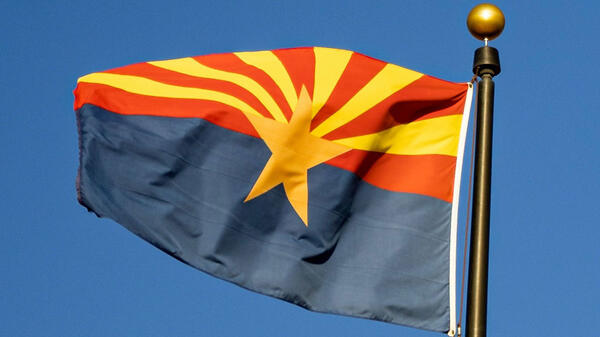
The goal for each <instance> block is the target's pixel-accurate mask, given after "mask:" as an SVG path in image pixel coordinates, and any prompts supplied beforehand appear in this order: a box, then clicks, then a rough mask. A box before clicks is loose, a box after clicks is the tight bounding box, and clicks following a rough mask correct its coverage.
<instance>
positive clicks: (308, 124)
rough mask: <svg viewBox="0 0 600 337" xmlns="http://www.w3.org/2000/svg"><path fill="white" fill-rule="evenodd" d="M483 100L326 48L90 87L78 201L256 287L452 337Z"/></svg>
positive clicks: (228, 57) (195, 63)
mask: <svg viewBox="0 0 600 337" xmlns="http://www.w3.org/2000/svg"><path fill="white" fill-rule="evenodd" d="M470 96H471V90H470V87H469V85H468V84H466V83H450V82H446V81H443V80H439V79H436V78H434V77H430V76H427V75H424V74H421V73H418V72H415V71H412V70H408V69H405V68H402V67H399V66H396V65H393V64H390V63H386V62H382V61H379V60H376V59H373V58H369V57H367V56H364V55H361V54H358V53H354V52H351V51H347V50H339V49H329V48H318V47H315V48H294V49H284V50H274V51H259V52H242V53H229V54H217V55H208V56H197V57H187V58H181V59H174V60H167V61H155V62H145V63H139V64H134V65H130V66H125V67H121V68H116V69H112V70H108V71H104V72H97V73H92V74H89V75H86V76H83V77H81V78H80V79H79V80H78V84H77V88H76V89H75V110H76V112H77V121H78V127H79V135H80V152H81V153H80V170H79V175H78V183H77V187H78V188H77V190H78V199H79V201H80V203H81V204H82V205H84V206H86V207H87V208H88V209H89V210H91V211H93V212H94V213H96V214H97V215H98V216H101V217H108V218H111V219H114V220H115V221H117V222H118V223H120V224H121V225H123V226H125V227H126V228H127V229H129V230H130V231H132V232H133V233H135V234H137V235H139V236H140V237H142V238H143V239H145V240H147V241H149V242H150V243H152V244H153V245H155V246H157V247H158V248H160V249H162V250H163V251H165V252H167V253H168V254H171V255H172V256H174V257H175V258H177V259H179V260H181V261H183V262H185V263H188V264H190V265H192V266H194V267H196V268H198V269H200V270H203V271H205V272H207V273H209V274H212V275H214V276H217V277H219V278H222V279H225V280H228V281H231V282H234V283H236V284H238V285H240V286H242V287H245V288H248V289H251V290H254V291H257V292H260V293H263V294H267V295H270V296H274V297H278V298H281V299H283V300H286V301H289V302H292V303H295V304H297V305H300V306H302V307H305V308H307V309H310V310H315V311H321V312H330V313H338V314H344V315H352V316H358V317H364V318H370V319H376V320H381V321H386V322H393V323H397V324H403V325H408V326H414V327H419V328H424V329H428V330H435V331H450V332H452V330H453V329H454V328H453V326H454V325H455V317H454V309H455V304H454V278H455V276H454V268H455V267H454V265H455V264H454V260H455V256H454V251H455V235H456V216H457V200H458V195H457V194H458V193H457V191H458V181H459V180H458V179H459V178H460V166H461V161H462V153H461V152H462V150H461V149H462V147H463V144H464V136H465V133H466V124H467V120H468V116H466V112H467V111H468V108H469V105H470Z"/></svg>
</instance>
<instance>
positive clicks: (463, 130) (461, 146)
mask: <svg viewBox="0 0 600 337" xmlns="http://www.w3.org/2000/svg"><path fill="white" fill-rule="evenodd" d="M468 86H469V89H468V90H467V97H466V99H465V109H464V111H463V120H462V123H461V126H460V138H459V140H458V153H457V155H456V169H455V170H454V192H453V195H452V215H451V218H450V270H449V274H450V279H449V283H450V284H449V293H450V328H449V329H448V336H454V335H455V334H456V240H457V238H456V236H457V229H458V201H459V199H460V198H459V197H460V196H459V194H460V178H461V175H462V166H463V158H464V154H465V141H466V138H467V129H468V128H469V113H470V111H471V100H472V99H473V84H471V83H468ZM467 216H468V215H467Z"/></svg>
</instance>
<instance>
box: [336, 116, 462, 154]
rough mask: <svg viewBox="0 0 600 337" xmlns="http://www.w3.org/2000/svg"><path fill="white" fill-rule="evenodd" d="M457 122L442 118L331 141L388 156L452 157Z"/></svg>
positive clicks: (459, 119) (456, 135)
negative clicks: (388, 154)
mask: <svg viewBox="0 0 600 337" xmlns="http://www.w3.org/2000/svg"><path fill="white" fill-rule="evenodd" d="M461 122H462V115H450V116H442V117H436V118H431V119H425V120H421V121H416V122H412V123H408V124H400V125H397V126H394V127H392V128H389V129H387V130H384V131H381V132H377V133H372V134H368V135H364V136H358V137H351V138H344V139H337V140H334V142H335V143H337V144H342V145H346V146H348V147H351V148H353V149H359V150H365V151H376V152H384V153H391V154H401V155H422V154H441V155H448V156H456V153H457V151H458V140H459V134H460V125H461Z"/></svg>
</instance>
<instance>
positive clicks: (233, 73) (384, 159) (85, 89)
mask: <svg viewBox="0 0 600 337" xmlns="http://www.w3.org/2000/svg"><path fill="white" fill-rule="evenodd" d="M466 92H467V85H466V84H456V83H450V82H445V81H442V80H439V79H436V78H433V77H430V76H427V75H423V74H421V73H418V72H414V71H411V70H408V69H405V68H402V67H399V66H396V65H393V64H389V63H385V62H382V61H379V60H375V59H372V58H369V57H366V56H364V55H361V54H357V53H353V52H351V51H347V50H339V49H329V48H319V47H315V48H295V49H285V50H275V51H260V52H243V53H232V54H218V55H207V56H198V57H188V58H181V59H175V60H167V61H156V62H146V63H139V64H135V65H130V66H125V67H121V68H116V69H113V70H109V71H105V72H100V73H93V74H89V75H86V76H83V77H81V78H80V79H79V81H78V86H77V89H76V91H75V94H76V101H75V108H76V109H77V108H79V107H81V106H82V105H83V104H86V103H91V104H94V105H97V106H100V107H102V108H105V109H107V110H110V111H113V112H116V113H121V114H139V115H156V116H169V117H198V118H203V119H206V120H208V121H210V122H212V123H215V124H217V125H220V126H222V127H225V128H229V129H231V130H234V131H237V132H241V133H244V134H248V135H251V136H255V137H260V138H262V139H263V140H264V141H265V143H266V145H267V146H268V147H269V149H270V150H271V152H272V156H271V158H270V159H269V161H268V162H267V164H266V165H265V168H264V169H263V172H262V173H261V175H260V177H259V178H258V180H257V181H256V182H255V184H254V187H253V188H252V190H251V191H250V192H249V194H248V196H247V198H246V199H247V200H250V199H252V198H254V197H257V196H259V195H261V194H263V193H265V192H268V191H269V190H270V189H271V188H273V187H275V186H276V185H278V184H280V183H281V184H283V186H284V189H285V192H286V195H287V197H288V200H289V201H290V203H291V205H292V206H293V208H294V210H295V211H296V213H297V214H298V215H299V217H300V218H301V219H302V221H303V222H304V223H305V224H308V187H307V170H308V169H310V168H311V167H314V166H316V165H319V164H321V163H327V164H329V165H332V166H336V167H339V168H342V169H345V170H348V171H350V172H353V173H355V174H357V175H358V176H360V177H361V178H362V179H364V180H365V181H367V182H369V183H371V184H373V185H375V186H378V187H380V188H384V189H387V190H391V191H399V192H408V193H418V194H424V195H428V196H431V197H435V198H439V199H442V200H445V201H448V202H451V200H452V192H453V181H454V169H455V165H456V154H457V151H458V142H459V133H460V125H461V121H462V112H463V107H464V98H465V96H466Z"/></svg>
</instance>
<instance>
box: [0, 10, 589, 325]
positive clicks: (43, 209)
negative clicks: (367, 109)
mask: <svg viewBox="0 0 600 337" xmlns="http://www.w3.org/2000/svg"><path fill="white" fill-rule="evenodd" d="M477 3H478V2H473V1H398V0H394V1H371V2H369V1H210V2H209V1H154V0H146V1H138V2H133V1H9V0H4V1H1V2H0V44H1V47H0V60H1V62H0V74H1V76H2V80H1V81H0V100H1V102H2V104H3V108H2V111H1V112H0V158H2V159H1V164H0V173H1V176H2V179H1V182H0V191H1V193H2V196H3V197H2V199H1V200H2V201H1V202H0V214H1V216H2V217H1V220H0V256H1V260H0V336H7V337H19V336H46V337H47V336H61V337H70V336H83V337H88V336H90V337H91V336H211V337H212V336H215V337H219V336H236V337H237V336H261V337H262V336H302V337H307V336H409V337H410V336H443V334H439V333H432V332H427V331H420V330H416V329H412V328H406V327H401V326H396V325H391V324H386V323H380V322H374V321H369V320H363V319H357V318H348V317H341V316H335V315H329V314H318V313H313V312H309V311H306V310H304V309H301V308H299V307H296V306H294V305H292V304H289V303H286V302H283V301H279V300H275V299H272V298H269V297H266V296H262V295H258V294H255V293H252V292H249V291H247V290H244V289H242V288H239V287H237V286H235V285H232V284H230V283H228V282H224V281H221V280H217V279H215V278H212V277H210V276H208V275H206V274H204V273H202V272H200V271H197V270H195V269H192V268H191V267H188V266H187V265H184V264H182V263H180V262H178V261H176V260H175V259H173V258H171V257H169V256H167V255H166V254H164V253H162V252H161V251H159V250H158V249H156V248H154V247H152V246H151V245H150V244H148V243H146V242H144V241H143V240H141V239H139V238H137V237H135V236H134V235H133V234H131V233H129V232H128V231H127V230H125V229H124V228H123V227H121V226H120V225H118V224H116V223H114V222H113V221H111V220H106V219H98V218H96V217H95V216H94V215H93V214H91V213H88V212H87V211H86V210H85V208H83V207H81V206H80V205H79V204H78V203H77V200H76V194H75V176H76V171H77V165H78V148H77V132H76V124H75V114H74V112H73V95H72V91H73V89H74V87H75V84H76V80H77V78H78V77H80V76H82V75H84V74H87V73H91V72H95V71H101V70H106V69H109V68H114V67H118V66H122V65H127V64H131V63H137V62H142V61H149V60H162V59H169V58H179V57H185V56H193V55H202V54H211V53H221V52H233V51H250V50H266V49H275V48H284V47H295V46H325V47H336V48H343V49H350V50H354V51H358V52H361V53H364V54H367V55H369V56H372V57H375V58H378V59H382V60H384V61H387V62H392V63H395V64H398V65H401V66H404V67H407V68H410V69H414V70H417V71H420V72H423V73H427V74H430V75H433V76H436V77H440V78H443V79H446V80H450V81H456V82H466V81H468V80H470V79H471V76H472V72H471V66H472V60H473V52H474V50H475V49H476V48H477V47H479V46H480V45H481V42H480V41H477V40H475V39H474V38H472V37H471V36H470V34H469V32H468V30H467V28H466V24H465V21H466V16H467V14H468V13H469V11H470V9H471V8H472V7H473V6H474V5H475V4H477ZM495 4H496V5H498V6H499V7H500V8H501V9H502V10H503V11H504V14H505V16H506V20H507V21H506V28H505V31H504V33H503V34H502V35H501V36H500V37H499V38H498V39H497V40H494V41H492V43H491V45H492V46H494V47H496V48H498V49H499V51H500V59H501V64H502V73H501V74H500V75H498V76H497V77H496V78H495V82H496V99H495V102H496V105H495V120H494V154H493V179H492V180H493V182H492V202H493V204H492V215H491V226H492V227H491V252H490V280H489V307H488V336H490V337H493V336H503V337H504V336H566V335H569V336H597V334H598V332H597V331H598V330H597V324H598V321H600V244H599V242H600V226H599V225H600V223H599V219H600V206H599V205H598V203H599V201H600V198H599V197H598V191H599V190H600V179H599V175H598V172H599V167H600V159H599V158H600V147H599V144H600V134H599V132H598V130H599V129H600V103H599V101H600V89H599V86H598V78H599V77H600V70H599V69H600V67H599V66H598V60H600V44H598V41H597V35H598V32H599V31H600V23H599V20H598V15H597V13H598V11H599V10H600V8H599V7H600V5H598V3H597V2H595V1H587V2H586V1H578V2H572V1H527V2H524V1H496V2H495ZM468 145H469V144H468ZM464 171H465V172H468V167H467V166H465V170H464ZM464 177H465V178H468V177H467V176H466V175H464ZM465 178H463V179H465ZM465 185H466V184H465ZM464 196H466V193H465V194H464ZM465 200H466V198H464V197H463V198H462V199H461V201H462V205H461V207H462V208H463V211H462V212H461V214H462V217H461V220H460V223H461V227H463V226H464V214H465V211H464V208H465V207H466V202H465ZM463 235H464V234H463V231H462V230H461V232H460V233H459V244H460V246H462V242H463ZM460 254H461V253H460V252H459V256H460Z"/></svg>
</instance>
